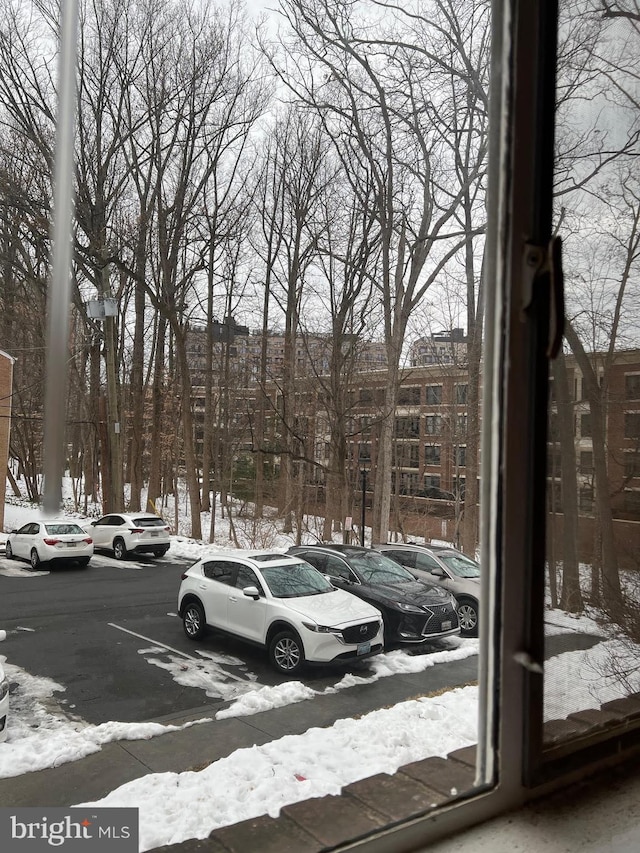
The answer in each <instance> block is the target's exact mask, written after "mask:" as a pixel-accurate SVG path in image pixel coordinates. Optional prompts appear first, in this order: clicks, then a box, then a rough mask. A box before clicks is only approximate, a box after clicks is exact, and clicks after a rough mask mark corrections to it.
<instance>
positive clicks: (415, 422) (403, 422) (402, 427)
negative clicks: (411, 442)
mask: <svg viewBox="0 0 640 853" xmlns="http://www.w3.org/2000/svg"><path fill="white" fill-rule="evenodd" d="M395 427H396V436H397V437H398V438H402V437H404V438H407V437H415V438H417V437H418V436H419V435H420V418H418V417H416V418H402V417H401V418H396V424H395Z"/></svg>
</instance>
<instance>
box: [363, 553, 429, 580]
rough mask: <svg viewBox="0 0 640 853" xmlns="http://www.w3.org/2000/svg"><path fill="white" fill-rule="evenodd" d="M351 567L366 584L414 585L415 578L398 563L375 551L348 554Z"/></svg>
mask: <svg viewBox="0 0 640 853" xmlns="http://www.w3.org/2000/svg"><path fill="white" fill-rule="evenodd" d="M349 562H350V563H351V566H352V567H353V568H354V569H355V570H356V571H357V572H359V574H360V575H361V577H362V579H363V580H365V581H367V582H368V583H409V582H412V583H415V580H416V579H415V578H414V576H413V575H412V574H411V572H408V571H407V570H406V569H405V568H404V567H403V566H401V565H400V564H399V563H396V561H395V560H392V559H391V558H390V557H385V556H384V554H378V553H377V552H375V551H370V552H363V553H358V554H349Z"/></svg>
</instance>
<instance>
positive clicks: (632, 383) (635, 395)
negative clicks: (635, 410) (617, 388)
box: [624, 373, 640, 400]
mask: <svg viewBox="0 0 640 853" xmlns="http://www.w3.org/2000/svg"><path fill="white" fill-rule="evenodd" d="M624 395H625V397H626V399H627V400H640V373H627V374H625V377H624Z"/></svg>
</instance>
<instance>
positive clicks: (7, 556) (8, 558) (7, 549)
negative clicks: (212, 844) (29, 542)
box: [4, 542, 13, 560]
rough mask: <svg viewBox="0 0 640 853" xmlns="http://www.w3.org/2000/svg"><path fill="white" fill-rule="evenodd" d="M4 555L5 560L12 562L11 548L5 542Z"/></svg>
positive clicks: (9, 544)
mask: <svg viewBox="0 0 640 853" xmlns="http://www.w3.org/2000/svg"><path fill="white" fill-rule="evenodd" d="M4 553H5V556H6V558H7V560H13V548H12V547H11V542H7V544H6V546H5V552H4Z"/></svg>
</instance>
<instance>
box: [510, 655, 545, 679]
mask: <svg viewBox="0 0 640 853" xmlns="http://www.w3.org/2000/svg"><path fill="white" fill-rule="evenodd" d="M513 659H514V661H515V662H516V663H519V664H520V666H522V667H524V669H526V670H527V672H535V673H537V674H538V675H542V672H543V669H542V665H541V664H539V663H538V661H537V660H534V659H533V658H532V657H531V655H530V654H529V652H516V653H515V655H514V656H513Z"/></svg>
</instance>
